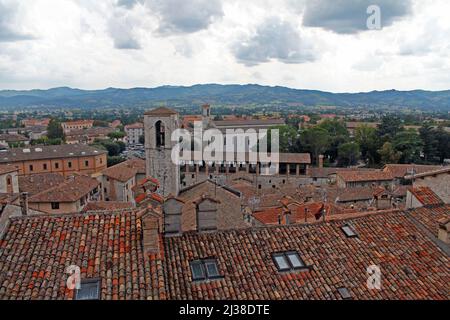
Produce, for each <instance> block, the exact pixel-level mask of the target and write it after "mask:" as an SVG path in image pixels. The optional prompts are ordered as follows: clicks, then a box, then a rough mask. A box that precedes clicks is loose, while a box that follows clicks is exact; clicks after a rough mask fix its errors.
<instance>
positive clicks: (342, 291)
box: [338, 288, 352, 300]
mask: <svg viewBox="0 0 450 320" xmlns="http://www.w3.org/2000/svg"><path fill="white" fill-rule="evenodd" d="M338 292H339V294H340V295H341V298H342V299H344V300H349V299H351V298H352V295H351V294H350V292H349V291H348V289H347V288H338Z"/></svg>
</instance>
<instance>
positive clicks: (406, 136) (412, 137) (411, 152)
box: [392, 131, 423, 163]
mask: <svg viewBox="0 0 450 320" xmlns="http://www.w3.org/2000/svg"><path fill="white" fill-rule="evenodd" d="M392 145H393V147H394V149H395V150H396V151H398V152H400V153H401V158H400V162H401V163H417V162H420V161H421V158H420V155H421V152H422V149H423V142H422V140H421V139H420V137H419V135H418V134H417V133H416V132H415V131H401V132H399V133H397V135H396V136H395V137H394V140H393V141H392Z"/></svg>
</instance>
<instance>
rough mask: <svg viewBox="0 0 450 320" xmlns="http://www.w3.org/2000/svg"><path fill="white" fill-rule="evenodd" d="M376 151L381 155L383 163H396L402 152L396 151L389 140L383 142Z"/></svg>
mask: <svg viewBox="0 0 450 320" xmlns="http://www.w3.org/2000/svg"><path fill="white" fill-rule="evenodd" d="M378 153H379V154H380V156H381V162H382V163H383V164H388V163H391V164H396V163H398V162H399V160H400V158H401V156H402V153H401V152H398V151H396V150H395V149H394V147H393V146H392V143H390V142H385V143H384V144H383V146H382V147H381V149H380V150H378Z"/></svg>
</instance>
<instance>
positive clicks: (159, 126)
mask: <svg viewBox="0 0 450 320" xmlns="http://www.w3.org/2000/svg"><path fill="white" fill-rule="evenodd" d="M155 130H156V147H158V148H159V147H164V146H165V144H166V139H165V131H166V130H165V127H164V124H163V123H162V121H158V122H156V124H155Z"/></svg>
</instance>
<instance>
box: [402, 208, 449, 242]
mask: <svg viewBox="0 0 450 320" xmlns="http://www.w3.org/2000/svg"><path fill="white" fill-rule="evenodd" d="M409 213H410V214H411V215H412V216H413V217H414V218H416V219H417V220H418V221H419V222H420V223H421V224H422V225H424V226H425V227H426V228H427V229H428V230H429V231H430V232H431V233H433V234H434V235H435V236H436V237H437V235H438V228H439V223H440V221H441V220H445V219H449V218H450V205H445V206H436V207H422V208H417V209H413V210H411V211H409Z"/></svg>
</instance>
